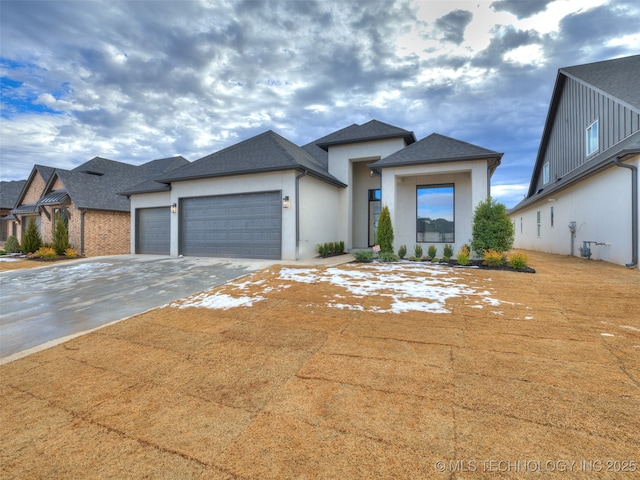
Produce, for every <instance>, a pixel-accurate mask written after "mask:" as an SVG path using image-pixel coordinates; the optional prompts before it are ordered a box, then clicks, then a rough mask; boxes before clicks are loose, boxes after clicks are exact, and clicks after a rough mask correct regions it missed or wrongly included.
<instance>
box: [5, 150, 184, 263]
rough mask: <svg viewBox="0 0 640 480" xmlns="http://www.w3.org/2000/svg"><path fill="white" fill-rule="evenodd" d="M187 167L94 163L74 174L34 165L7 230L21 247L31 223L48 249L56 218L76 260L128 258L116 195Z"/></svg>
mask: <svg viewBox="0 0 640 480" xmlns="http://www.w3.org/2000/svg"><path fill="white" fill-rule="evenodd" d="M188 163H189V162H188V160H186V159H185V158H183V157H181V156H178V157H172V158H164V159H159V160H153V161H151V162H147V163H145V164H143V165H140V166H136V165H130V164H127V163H122V162H116V161H113V160H109V159H106V158H101V157H95V158H93V159H91V160H89V161H88V162H86V163H84V164H82V165H80V166H78V167H76V168H75V169H73V170H64V169H55V168H51V167H45V166H42V165H35V166H34V167H33V169H32V171H31V174H30V175H29V178H28V179H27V182H26V184H25V185H24V188H23V189H22V192H21V194H20V196H19V198H18V201H17V202H16V206H15V208H13V209H12V210H11V215H12V216H13V222H14V223H13V226H12V229H13V231H14V233H15V236H16V237H17V238H18V240H20V241H22V239H23V238H24V233H25V231H26V229H27V225H28V222H29V221H30V220H31V219H33V220H34V221H35V222H36V224H37V226H38V228H39V231H40V235H41V237H42V241H43V242H44V243H51V242H52V241H53V230H54V224H55V219H56V216H57V215H60V216H61V217H62V218H63V219H65V221H66V222H67V227H68V230H69V243H70V244H71V246H72V248H74V249H75V250H76V251H78V252H79V253H80V254H81V255H85V256H96V255H116V254H122V253H128V252H129V244H130V241H129V238H130V225H131V220H130V213H129V212H130V205H129V199H128V198H127V197H126V196H123V195H120V194H119V192H120V191H122V190H126V189H127V188H129V187H131V186H132V185H135V184H138V183H140V182H144V181H146V180H149V179H152V178H154V177H156V176H158V175H166V174H167V173H168V172H170V171H171V170H172V169H174V168H177V167H180V166H184V165H186V164H188Z"/></svg>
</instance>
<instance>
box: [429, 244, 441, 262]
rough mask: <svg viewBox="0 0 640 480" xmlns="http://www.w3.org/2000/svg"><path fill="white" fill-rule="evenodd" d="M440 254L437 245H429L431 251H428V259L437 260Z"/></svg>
mask: <svg viewBox="0 0 640 480" xmlns="http://www.w3.org/2000/svg"><path fill="white" fill-rule="evenodd" d="M437 253H438V248H437V247H436V246H435V245H429V249H428V250H427V257H429V258H431V259H433V258H436V255H437Z"/></svg>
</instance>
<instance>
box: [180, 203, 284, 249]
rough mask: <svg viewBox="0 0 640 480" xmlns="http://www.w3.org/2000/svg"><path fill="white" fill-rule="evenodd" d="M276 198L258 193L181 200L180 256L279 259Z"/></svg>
mask: <svg viewBox="0 0 640 480" xmlns="http://www.w3.org/2000/svg"><path fill="white" fill-rule="evenodd" d="M280 196H281V195H280V192H259V193H246V194H238V195H221V196H211V197H194V198H183V199H181V201H180V206H179V213H180V247H179V250H180V253H181V254H182V255H185V256H207V257H238V258H267V259H276V260H277V259H280V258H281V247H280V246H281V243H282V241H281V240H282V206H281V200H280Z"/></svg>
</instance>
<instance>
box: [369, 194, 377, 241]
mask: <svg viewBox="0 0 640 480" xmlns="http://www.w3.org/2000/svg"><path fill="white" fill-rule="evenodd" d="M379 217H380V189H379V188H375V189H371V190H369V246H370V247H372V246H373V244H374V243H375V241H376V233H377V232H378V218H379Z"/></svg>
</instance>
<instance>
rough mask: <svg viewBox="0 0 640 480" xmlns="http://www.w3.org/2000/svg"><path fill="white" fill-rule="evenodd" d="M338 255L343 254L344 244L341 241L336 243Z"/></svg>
mask: <svg viewBox="0 0 640 480" xmlns="http://www.w3.org/2000/svg"><path fill="white" fill-rule="evenodd" d="M338 253H344V242H343V241H342V240H340V241H339V242H338Z"/></svg>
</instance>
